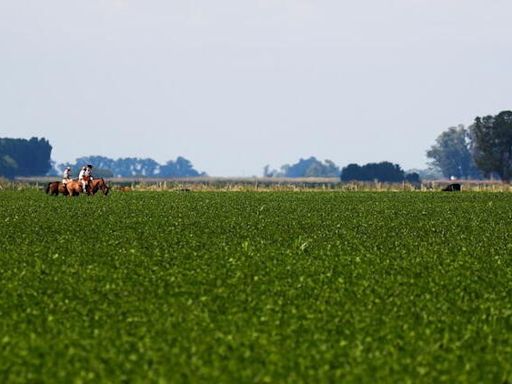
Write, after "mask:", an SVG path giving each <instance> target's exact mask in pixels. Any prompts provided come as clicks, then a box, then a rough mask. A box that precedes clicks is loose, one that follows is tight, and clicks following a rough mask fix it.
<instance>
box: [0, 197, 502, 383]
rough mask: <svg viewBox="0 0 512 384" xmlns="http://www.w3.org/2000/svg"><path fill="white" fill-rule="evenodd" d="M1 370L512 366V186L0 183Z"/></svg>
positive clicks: (126, 375)
mask: <svg viewBox="0 0 512 384" xmlns="http://www.w3.org/2000/svg"><path fill="white" fill-rule="evenodd" d="M0 381H1V382H12V383H16V382H20V383H21V382H41V383H45V382H48V383H49V382H52V383H53V382H61V383H73V382H75V383H88V382H90V383H98V382H127V383H128V382H129V383H138V382H141V383H142V382H144V383H151V382H160V383H167V382H168V383H341V382H343V383H364V382H379V383H433V382H445V383H455V382H469V383H511V382H512V194H509V193H486V192H481V193H472V192H463V193H458V194H457V193H453V194H451V193H435V192H399V193H393V192H380V193H378V192H321V191H318V192H260V193H258V192H189V193H187V192H128V193H121V192H117V193H116V192H114V193H113V194H112V195H111V196H108V197H103V196H95V197H86V196H81V197H79V198H65V197H61V196H59V197H49V196H47V195H45V194H44V193H42V192H41V191H36V190H21V191H0Z"/></svg>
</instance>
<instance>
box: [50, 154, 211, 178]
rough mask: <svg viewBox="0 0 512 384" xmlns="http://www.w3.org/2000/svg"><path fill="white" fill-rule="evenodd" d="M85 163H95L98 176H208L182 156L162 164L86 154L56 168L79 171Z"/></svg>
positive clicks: (148, 159) (59, 171)
mask: <svg viewBox="0 0 512 384" xmlns="http://www.w3.org/2000/svg"><path fill="white" fill-rule="evenodd" d="M85 164H93V165H94V174H95V175H96V176H98V177H100V176H101V177H154V178H173V177H197V176H206V173H204V172H200V171H198V170H196V169H195V168H194V166H193V165H192V163H191V162H190V160H187V159H185V158H184V157H181V156H179V157H178V158H177V159H176V160H169V161H167V162H166V163H165V164H160V163H158V162H157V161H155V160H153V159H151V158H144V159H141V158H138V157H126V158H119V159H111V158H109V157H105V156H85V157H80V158H78V159H76V161H75V162H74V163H64V164H59V165H57V166H56V167H55V168H56V170H57V171H58V173H59V174H60V173H61V172H62V171H63V170H64V168H66V167H68V166H69V167H71V169H72V170H76V172H78V170H79V169H80V168H81V167H82V166H83V165H85Z"/></svg>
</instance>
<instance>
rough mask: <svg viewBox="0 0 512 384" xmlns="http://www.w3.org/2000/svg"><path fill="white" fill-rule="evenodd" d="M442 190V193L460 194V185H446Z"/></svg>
mask: <svg viewBox="0 0 512 384" xmlns="http://www.w3.org/2000/svg"><path fill="white" fill-rule="evenodd" d="M442 190H443V191H444V192H460V191H461V185H460V184H459V183H454V184H448V185H447V186H446V187H444V188H443V189H442Z"/></svg>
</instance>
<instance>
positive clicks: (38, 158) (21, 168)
mask: <svg viewBox="0 0 512 384" xmlns="http://www.w3.org/2000/svg"><path fill="white" fill-rule="evenodd" d="M51 152H52V146H51V145H50V143H49V142H48V140H46V139H44V138H42V139H38V138H36V137H32V138H31V139H30V140H26V139H10V138H0V176H5V177H9V178H13V177H15V176H42V175H45V174H46V173H47V172H48V170H49V169H50V167H51V163H50V156H51Z"/></svg>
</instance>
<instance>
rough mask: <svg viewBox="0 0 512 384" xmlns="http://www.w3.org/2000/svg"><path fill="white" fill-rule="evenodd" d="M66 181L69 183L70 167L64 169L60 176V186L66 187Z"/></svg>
mask: <svg viewBox="0 0 512 384" xmlns="http://www.w3.org/2000/svg"><path fill="white" fill-rule="evenodd" d="M68 181H71V167H66V169H65V170H64V174H63V175H62V184H64V185H66V183H67V182H68Z"/></svg>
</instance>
